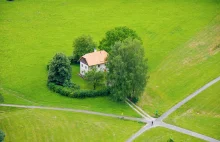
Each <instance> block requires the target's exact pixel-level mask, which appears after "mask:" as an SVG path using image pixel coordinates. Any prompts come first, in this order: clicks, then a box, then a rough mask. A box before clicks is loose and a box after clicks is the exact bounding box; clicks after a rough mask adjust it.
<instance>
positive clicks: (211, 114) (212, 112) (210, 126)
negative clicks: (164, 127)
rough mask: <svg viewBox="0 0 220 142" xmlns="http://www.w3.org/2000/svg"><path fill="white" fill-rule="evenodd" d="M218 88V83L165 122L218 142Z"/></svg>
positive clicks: (219, 113) (219, 137)
mask: <svg viewBox="0 0 220 142" xmlns="http://www.w3.org/2000/svg"><path fill="white" fill-rule="evenodd" d="M219 86H220V82H218V83H216V84H214V85H213V86H211V87H210V88H208V89H207V90H205V91H204V92H202V93H201V94H199V95H198V96H196V97H195V98H193V99H192V100H191V101H189V102H188V103H186V104H185V105H183V106H182V107H180V108H179V109H178V110H177V111H175V112H174V113H173V114H171V116H169V117H168V118H167V119H166V120H165V121H166V122H168V123H171V124H174V125H178V126H180V127H183V128H186V129H190V130H192V131H195V132H198V133H201V134H204V135H207V136H210V137H213V138H216V139H218V140H219V139H220V136H219V133H220V130H219V127H220V123H219V120H220V108H219V103H220V101H219V96H220V88H219Z"/></svg>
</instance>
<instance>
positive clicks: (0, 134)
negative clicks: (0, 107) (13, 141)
mask: <svg viewBox="0 0 220 142" xmlns="http://www.w3.org/2000/svg"><path fill="white" fill-rule="evenodd" d="M4 138H5V133H4V132H3V131H2V130H0V142H3V141H4Z"/></svg>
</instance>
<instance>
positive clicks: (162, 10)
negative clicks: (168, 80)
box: [0, 0, 219, 115]
mask: <svg viewBox="0 0 220 142" xmlns="http://www.w3.org/2000/svg"><path fill="white" fill-rule="evenodd" d="M218 8H219V5H218V4H217V2H216V1H209V0H203V1H199V2H197V1H193V0H192V1H187V2H185V1H172V0H171V1H160V2H157V3H155V2H154V1H150V0H149V1H145V0H142V1H138V2H134V1H131V0H129V1H124V0H121V1H116V0H115V1H107V0H106V1H100V0H96V1H88V0H84V1H72V0H67V1H58V0H57V1H53V2H51V1H44V0H42V1H40V2H39V1H34V0H33V1H28V0H20V1H14V2H7V1H0V9H1V10H0V15H1V17H0V24H1V26H0V33H1V35H2V36H0V43H1V47H0V58H1V59H0V86H1V88H3V89H4V91H6V92H7V90H13V91H15V92H16V94H17V95H20V96H22V97H24V98H25V99H28V100H30V101H32V102H36V103H37V104H41V105H52V106H63V107H74V108H80V109H90V110H96V111H105V112H110V113H118V114H120V113H121V112H122V111H123V112H124V114H129V115H135V113H134V112H133V111H132V110H131V109H129V108H128V107H127V106H125V105H123V104H116V103H113V102H111V101H110V100H109V99H108V98H96V99H85V100H77V99H69V98H65V97H61V96H59V95H56V94H54V93H52V92H50V91H49V90H48V89H47V87H46V80H47V71H46V64H47V62H48V61H49V60H50V59H51V58H52V57H53V55H54V54H55V53H56V52H64V53H66V54H68V55H71V53H72V41H73V39H74V38H75V37H77V36H79V35H81V34H90V35H92V36H93V37H94V39H95V40H96V41H99V40H100V39H101V38H102V37H103V36H104V33H105V32H106V31H107V30H109V29H111V28H113V27H115V26H128V27H130V28H132V29H134V30H136V31H137V33H138V34H139V35H140V36H141V38H142V39H143V42H144V46H145V47H146V51H147V56H148V58H149V67H150V70H151V72H153V71H154V70H156V69H157V68H156V67H157V66H158V65H159V64H160V63H161V61H163V60H164V59H165V57H166V56H167V55H169V53H170V52H171V51H172V50H174V49H175V48H176V47H178V46H180V45H182V44H184V43H185V42H186V41H187V40H188V39H190V38H191V37H192V36H193V35H194V34H195V33H197V32H198V31H200V30H201V29H202V28H203V27H204V26H205V25H207V24H208V23H209V22H210V21H211V20H212V19H213V17H215V15H216V14H217V10H218ZM152 79H154V77H153V75H152ZM155 79H156V78H155ZM158 80H161V78H158ZM8 92H10V91H8ZM154 94H155V93H152V95H154ZM6 103H14V102H13V100H10V99H8V101H7V102H6ZM147 103H148V102H147ZM168 106H170V105H168ZM145 108H146V107H145ZM153 109H154V108H153V107H152V110H153Z"/></svg>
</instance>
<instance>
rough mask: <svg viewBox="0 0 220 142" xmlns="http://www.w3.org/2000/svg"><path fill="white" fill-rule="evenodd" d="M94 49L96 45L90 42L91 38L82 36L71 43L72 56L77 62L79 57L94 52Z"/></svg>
mask: <svg viewBox="0 0 220 142" xmlns="http://www.w3.org/2000/svg"><path fill="white" fill-rule="evenodd" d="M95 48H96V44H95V42H94V41H93V40H92V37H91V36H88V35H82V36H80V37H78V38H76V39H75V40H74V42H73V56H74V58H75V59H76V60H79V58H80V57H81V56H83V55H84V54H86V53H90V52H92V51H94V49H95Z"/></svg>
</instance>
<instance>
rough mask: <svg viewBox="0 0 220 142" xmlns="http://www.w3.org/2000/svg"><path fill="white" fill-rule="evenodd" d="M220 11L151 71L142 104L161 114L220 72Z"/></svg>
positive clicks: (152, 111) (147, 109)
mask: <svg viewBox="0 0 220 142" xmlns="http://www.w3.org/2000/svg"><path fill="white" fill-rule="evenodd" d="M219 39H220V15H218V16H216V17H215V18H214V19H213V20H212V21H211V22H210V24H209V25H207V26H206V27H205V28H204V29H203V30H202V31H201V32H199V33H197V34H196V35H195V36H194V37H192V38H191V39H190V40H189V41H188V42H186V43H184V44H182V45H181V46H179V47H178V48H176V49H175V50H173V51H172V52H171V53H170V55H168V56H167V57H166V58H165V59H164V60H163V61H162V62H161V63H160V65H158V66H157V68H156V69H155V71H153V72H151V73H150V80H149V83H148V86H147V88H146V92H145V95H143V97H142V99H141V101H140V102H139V105H140V106H141V107H142V108H144V109H145V111H147V112H149V113H150V114H152V115H153V113H154V112H155V111H156V110H158V111H159V113H160V114H162V113H163V112H165V111H166V110H168V109H169V108H171V107H172V106H173V105H175V104H176V103H178V102H179V101H181V100H182V99H184V98H185V97H187V96H188V95H189V94H191V93H193V92H194V91H196V90H197V89H199V88H200V87H202V86H203V85H205V84H206V83H208V82H209V81H211V80H213V79H215V78H216V77H218V76H220V72H219V71H220V52H219V51H220V40H219Z"/></svg>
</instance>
